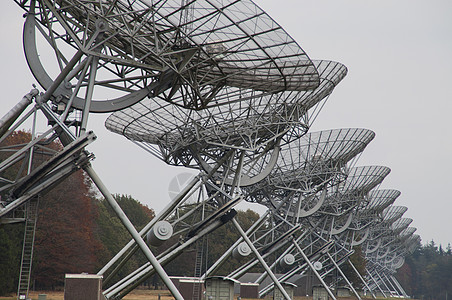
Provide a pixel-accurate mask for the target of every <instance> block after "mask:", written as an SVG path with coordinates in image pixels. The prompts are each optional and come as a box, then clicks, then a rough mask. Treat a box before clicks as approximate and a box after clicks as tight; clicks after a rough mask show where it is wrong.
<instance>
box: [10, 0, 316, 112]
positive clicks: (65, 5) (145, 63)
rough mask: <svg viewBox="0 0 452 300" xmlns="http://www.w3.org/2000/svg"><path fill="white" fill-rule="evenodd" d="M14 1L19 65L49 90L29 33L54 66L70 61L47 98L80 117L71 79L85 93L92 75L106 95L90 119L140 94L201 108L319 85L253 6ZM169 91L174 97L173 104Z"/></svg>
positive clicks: (290, 43)
mask: <svg viewBox="0 0 452 300" xmlns="http://www.w3.org/2000/svg"><path fill="white" fill-rule="evenodd" d="M17 2H18V3H19V4H20V5H21V6H22V7H23V8H24V9H25V10H26V11H27V12H28V18H27V22H26V25H25V30H24V33H25V35H24V46H25V52H26V56H27V60H28V63H29V65H30V69H31V71H32V72H33V74H34V75H35V77H36V79H37V80H38V81H39V83H40V84H41V85H42V86H43V87H44V89H46V90H47V89H49V88H50V87H51V85H52V83H53V79H52V78H54V77H53V76H52V73H53V74H54V72H52V71H55V69H53V70H52V68H51V67H49V65H50V63H49V59H45V61H43V62H41V60H40V57H39V53H38V49H37V44H36V29H37V30H38V31H39V33H40V34H41V35H42V40H43V44H45V43H47V44H48V45H49V46H50V48H52V49H53V50H54V52H55V60H54V65H53V66H52V67H54V68H56V69H63V68H64V67H65V65H67V64H69V63H70V62H71V59H75V60H77V62H78V64H77V65H76V68H75V69H73V70H72V72H71V74H70V75H69V76H67V77H66V79H65V83H64V84H63V85H60V86H59V87H58V88H57V89H56V91H54V93H53V95H54V96H61V97H62V99H61V101H68V99H71V100H69V101H71V103H72V105H73V106H74V107H76V108H79V109H83V108H84V102H85V97H84V96H80V97H79V96H76V97H75V98H74V97H73V95H74V94H77V92H78V91H77V89H79V88H80V87H77V80H76V79H77V78H78V81H79V82H80V81H81V85H85V84H86V82H88V78H91V77H92V75H93V74H92V73H93V72H94V73H97V74H96V80H95V82H94V84H95V85H96V86H97V87H100V88H102V87H104V88H107V89H108V93H109V94H108V95H105V94H104V95H102V94H97V95H98V97H99V98H98V100H97V101H93V102H92V104H91V108H90V111H94V112H106V111H114V110H119V109H122V108H125V107H127V106H129V105H131V104H133V103H136V102H137V101H139V100H141V99H142V98H144V97H145V96H147V95H153V96H155V95H161V97H163V98H165V99H166V100H167V101H169V102H172V103H175V104H177V105H181V106H184V107H189V108H193V109H201V108H204V107H206V106H208V105H209V103H210V102H211V100H212V98H213V97H214V96H215V95H216V94H217V93H218V91H219V90H221V88H222V87H224V86H236V87H246V88H252V89H254V90H262V91H267V92H275V91H283V90H293V91H302V90H310V89H314V88H316V87H317V86H318V85H319V76H318V72H317V69H316V67H315V66H314V65H313V63H312V62H311V60H310V59H309V57H308V56H307V55H306V53H305V52H304V51H303V50H302V49H301V48H300V47H299V45H298V44H297V43H296V42H295V41H294V40H293V39H292V38H291V37H290V36H289V35H287V33H286V32H285V31H284V30H283V29H282V28H281V27H280V26H279V25H278V24H277V23H276V22H274V21H273V20H272V19H271V18H270V17H269V16H268V15H267V14H266V13H265V12H264V11H262V10H261V9H260V8H259V7H257V6H256V5H255V4H254V3H253V2H252V1H247V0H242V1H227V2H224V1H212V0H209V1H201V0H197V1H196V0H192V1H189V0H187V1H179V0H173V1H168V0H165V1H150V2H149V1H143V0H135V1H100V0H99V1H82V0H64V1H52V0H46V1H17ZM93 58H94V59H93ZM91 61H94V65H93V66H92V67H91V69H92V71H91V72H88V73H87V72H86V71H87V70H86V69H85V66H88V65H89V64H90V62H91ZM43 63H44V64H45V66H43ZM86 68H87V67H86ZM56 73H57V74H58V73H59V72H56ZM89 73H91V74H89ZM85 78H86V79H85ZM85 80H86V81H85ZM164 91H166V92H164ZM176 92H178V93H179V94H181V96H180V97H177V98H176V99H175V98H173V96H174V94H175V93H176ZM112 94H113V95H114V97H115V98H113V99H111V95H112ZM106 98H109V99H111V100H106Z"/></svg>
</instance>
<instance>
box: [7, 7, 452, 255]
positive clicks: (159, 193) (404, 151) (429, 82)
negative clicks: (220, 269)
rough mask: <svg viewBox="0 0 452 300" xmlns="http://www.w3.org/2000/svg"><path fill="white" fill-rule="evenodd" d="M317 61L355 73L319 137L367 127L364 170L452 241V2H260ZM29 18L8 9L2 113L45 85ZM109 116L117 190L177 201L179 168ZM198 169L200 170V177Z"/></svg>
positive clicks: (108, 177)
mask: <svg viewBox="0 0 452 300" xmlns="http://www.w3.org/2000/svg"><path fill="white" fill-rule="evenodd" d="M255 2H256V3H257V4H258V5H259V6H261V7H262V8H263V9H264V10H265V11H266V12H267V13H268V14H270V16H272V17H273V18H274V19H275V20H276V21H277V22H278V23H279V24H280V25H282V26H283V28H285V29H286V31H287V32H288V33H289V34H290V35H291V36H292V37H293V38H294V39H295V40H296V41H298V43H299V44H300V45H301V47H302V48H303V49H304V50H305V51H306V52H307V53H308V55H309V56H310V57H311V58H312V59H330V60H336V61H339V62H341V63H343V64H345V65H346V66H347V67H348V70H349V73H348V75H347V77H346V78H345V79H344V80H343V81H342V82H341V84H340V85H339V86H338V87H337V88H336V90H335V91H334V92H333V94H332V96H331V97H330V99H329V101H328V102H327V104H326V105H325V107H324V109H323V110H322V112H321V113H320V115H319V117H318V119H317V120H316V122H315V123H314V126H313V128H312V131H317V130H323V129H331V128H342V127H363V128H368V129H371V130H373V131H375V132H376V138H375V139H374V141H373V142H372V143H371V144H370V145H369V146H368V147H367V149H366V150H365V152H364V154H363V155H362V156H361V159H360V161H359V163H358V164H359V165H384V166H387V167H390V168H391V170H392V172H391V173H390V174H389V176H388V177H387V178H386V179H385V181H384V182H383V184H382V186H381V188H393V189H397V190H400V191H401V192H402V195H401V196H400V197H399V198H398V199H397V201H396V205H403V206H407V207H408V212H407V213H405V215H404V216H405V217H409V218H412V219H414V222H413V223H412V226H414V227H416V228H417V234H419V235H420V236H421V237H422V239H423V243H426V242H428V241H429V240H431V239H434V240H435V241H436V242H437V243H441V244H443V246H446V245H447V243H449V242H451V243H452V216H451V215H452V201H451V200H452V199H451V196H450V195H449V192H448V187H449V186H448V185H449V184H451V185H452V181H451V180H452V176H451V173H449V171H452V158H451V156H452V135H451V130H452V126H451V116H450V114H452V102H451V99H452V75H451V72H452V2H451V1H448V0H433V1H417V0H397V1H394V0H379V1H374V0H372V1H362V0H335V1H332V0H331V1H323V0H321V1H319V0H306V1H305V0H279V1H276V0H256V1H255ZM22 14H23V12H22V11H21V10H20V9H19V7H18V6H17V5H16V4H15V3H14V2H13V1H11V0H10V1H2V4H1V10H0V40H1V47H0V57H1V58H2V61H1V63H0V77H1V81H0V89H1V91H2V97H1V99H2V100H1V103H2V104H1V105H0V116H3V115H4V114H5V113H6V112H7V111H8V110H9V109H10V108H11V107H12V106H13V105H14V104H15V103H16V102H17V101H19V100H20V99H21V98H22V96H23V95H24V94H26V93H27V92H28V91H29V90H30V89H31V84H32V83H35V82H36V81H35V80H34V79H33V77H32V76H31V74H30V72H29V70H28V68H27V65H26V62H25V59H24V55H23V51H22V33H21V32H22V24H23V21H24V19H23V18H22ZM106 117H107V116H106V115H96V117H94V118H91V119H90V124H89V127H90V128H91V129H92V130H94V132H95V133H96V135H97V136H98V140H97V141H96V142H95V143H93V144H92V145H90V146H89V150H90V151H92V152H94V154H95V155H96V160H95V161H94V162H93V165H94V167H95V169H96V171H97V173H98V174H99V175H100V176H101V178H102V179H103V180H104V182H105V183H106V185H107V186H108V187H109V189H110V190H111V192H112V193H123V194H130V195H132V196H133V197H134V198H136V199H138V200H139V201H141V202H142V203H144V204H147V205H148V206H149V207H151V208H153V209H155V210H156V211H159V210H161V209H162V208H163V207H164V206H165V205H166V204H167V203H168V201H169V197H168V193H167V189H168V184H169V182H170V180H171V179H172V178H173V177H174V176H175V175H177V174H179V173H182V172H186V171H187V170H186V169H184V168H176V167H170V166H167V165H166V164H164V163H163V162H161V161H159V160H158V159H156V158H154V157H152V156H151V155H150V154H148V153H147V152H145V151H144V150H142V149H140V148H139V147H137V146H135V145H134V144H132V143H131V142H129V141H127V140H125V139H124V138H122V137H121V136H117V135H115V134H113V133H110V132H108V131H107V130H106V129H104V127H103V122H104V120H105V118H106ZM191 172H193V171H191Z"/></svg>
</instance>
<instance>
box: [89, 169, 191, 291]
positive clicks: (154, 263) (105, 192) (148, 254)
mask: <svg viewBox="0 0 452 300" xmlns="http://www.w3.org/2000/svg"><path fill="white" fill-rule="evenodd" d="M83 169H84V170H85V171H86V173H88V175H89V176H90V177H91V179H92V180H93V182H94V184H95V185H96V186H97V188H98V189H99V191H100V192H101V193H102V195H103V196H104V197H105V199H106V200H107V201H108V203H109V204H110V206H111V208H112V209H113V210H114V211H115V213H116V215H117V216H118V217H119V219H120V220H121V222H122V223H123V225H124V226H125V227H126V229H127V230H128V231H129V233H130V235H131V236H132V237H133V239H134V240H135V242H136V243H137V244H138V246H139V247H140V249H141V250H142V251H143V254H144V255H145V256H146V257H147V259H148V260H149V262H150V263H151V264H152V266H153V267H154V269H155V270H156V271H157V273H158V274H159V276H160V278H161V279H162V281H163V282H164V283H165V285H166V286H167V287H168V289H169V290H170V292H171V294H173V296H174V298H176V299H177V300H184V298H183V297H182V295H181V294H180V293H179V291H178V290H177V288H176V286H175V285H174V283H173V282H172V281H171V279H170V278H169V277H168V274H166V272H165V270H164V269H163V268H162V266H161V265H160V264H159V262H158V261H157V258H156V257H155V256H154V254H153V253H152V251H151V250H150V249H149V248H148V246H147V245H146V243H145V242H144V240H143V239H142V238H141V236H140V234H139V233H138V231H137V230H136V229H135V227H134V226H133V224H132V223H131V222H130V220H129V218H127V216H126V214H125V213H124V212H123V211H122V209H121V207H120V206H119V204H118V203H117V202H116V200H115V199H114V198H113V196H112V195H111V193H110V192H109V190H108V189H107V187H106V186H105V185H104V183H103V182H102V180H101V179H100V177H99V176H98V175H97V174H96V172H95V171H94V169H93V168H92V166H91V165H88V166H85V167H84V168H83Z"/></svg>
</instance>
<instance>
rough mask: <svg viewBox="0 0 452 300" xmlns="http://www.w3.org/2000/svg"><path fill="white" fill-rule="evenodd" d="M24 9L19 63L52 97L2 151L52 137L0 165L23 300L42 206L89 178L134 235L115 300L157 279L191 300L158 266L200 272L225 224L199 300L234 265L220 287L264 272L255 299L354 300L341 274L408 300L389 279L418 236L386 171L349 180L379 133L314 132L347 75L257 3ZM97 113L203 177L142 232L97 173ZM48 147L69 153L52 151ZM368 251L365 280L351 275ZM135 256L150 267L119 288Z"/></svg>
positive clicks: (109, 269)
mask: <svg viewBox="0 0 452 300" xmlns="http://www.w3.org/2000/svg"><path fill="white" fill-rule="evenodd" d="M15 2H16V3H17V4H18V5H20V7H22V8H23V9H24V11H25V24H24V38H23V44H24V51H25V57H26V60H27V63H28V66H29V68H30V71H31V72H32V74H33V75H34V77H35V78H36V80H37V82H38V83H39V84H40V86H41V88H42V89H43V92H42V93H41V92H40V91H39V90H38V89H37V88H33V89H32V90H31V91H30V93H28V94H27V95H25V96H24V98H23V99H22V100H21V101H20V102H19V103H18V104H17V105H16V106H15V107H14V108H13V109H11V110H10V111H9V112H8V113H7V114H6V115H5V116H4V117H3V118H1V119H0V146H1V143H2V142H4V141H5V139H7V138H8V136H10V135H11V134H13V133H14V132H15V130H17V129H18V128H20V126H23V124H25V122H27V120H30V119H34V120H41V119H43V120H44V122H43V123H44V124H46V125H44V126H45V128H46V129H45V131H44V132H43V133H40V134H39V135H38V134H37V127H38V125H39V124H37V122H38V121H34V122H32V124H33V127H32V129H31V135H32V139H31V141H30V142H29V143H27V144H25V145H16V146H15V147H10V146H9V147H8V149H9V151H10V153H11V154H10V155H6V156H4V157H2V159H1V161H0V176H1V177H0V192H1V193H2V199H1V200H2V201H1V203H0V222H1V223H11V222H24V223H25V226H26V230H25V236H24V246H23V257H22V265H21V275H20V280H19V286H18V293H17V295H18V299H19V298H20V297H23V296H25V297H28V290H29V282H30V278H31V277H30V276H31V260H32V253H33V241H34V230H35V226H36V212H37V210H38V207H39V205H38V204H39V201H45V192H46V191H48V190H49V189H51V188H52V187H53V186H55V185H56V184H57V183H58V182H60V181H61V180H64V179H65V178H67V177H68V176H69V175H70V174H72V173H74V172H76V171H77V170H80V169H83V170H84V171H85V172H86V173H87V174H88V176H89V177H90V178H91V179H92V181H93V183H94V184H95V185H96V186H97V188H98V189H99V191H100V192H101V193H102V195H103V196H104V197H105V199H106V200H107V201H108V203H109V204H110V205H111V207H112V208H113V211H114V212H115V214H116V215H117V216H118V217H119V219H120V220H121V222H122V223H123V225H124V226H125V228H126V229H127V230H128V232H129V233H130V235H131V241H130V242H129V243H128V244H127V245H126V246H125V247H124V248H123V249H122V250H120V251H119V252H118V253H117V254H116V255H115V256H114V257H112V258H111V260H110V261H109V262H108V263H107V264H106V265H105V266H104V267H103V268H102V269H101V270H100V271H99V272H98V275H102V276H103V278H104V284H108V288H107V287H105V288H104V289H103V295H104V297H105V298H106V299H118V298H122V297H124V296H125V295H127V294H128V293H129V292H130V291H132V290H133V289H134V288H136V287H137V286H138V285H139V284H141V283H142V282H143V281H144V280H146V279H147V278H149V276H152V275H153V274H158V276H159V277H160V278H161V279H162V281H163V282H164V284H165V285H166V286H167V287H168V289H169V290H170V291H171V293H172V295H173V296H174V297H175V298H176V299H183V296H182V294H181V292H180V291H179V290H178V289H177V288H176V286H175V284H174V282H173V281H172V280H171V279H170V278H169V276H168V274H167V273H166V271H165V265H166V264H168V263H169V262H171V261H172V260H173V259H174V258H175V257H177V256H178V255H180V254H181V253H182V252H184V251H187V250H188V249H195V251H197V253H198V254H199V255H198V256H197V257H201V256H202V253H203V251H205V249H203V242H202V241H203V240H204V239H205V237H206V236H208V235H215V230H216V229H218V228H219V227H221V226H223V225H224V224H226V223H230V224H232V225H233V226H234V228H235V229H236V230H237V232H238V233H239V234H240V239H239V240H237V241H236V242H235V243H233V244H231V245H230V247H229V249H228V250H227V251H226V252H225V253H224V254H222V255H221V256H220V257H218V258H217V261H216V262H214V263H212V264H210V265H203V264H202V263H201V262H200V261H196V262H194V266H195V267H194V274H193V276H194V277H196V278H198V282H197V284H196V285H195V286H194V288H193V295H191V296H192V299H199V289H200V288H201V287H200V286H201V282H202V280H205V279H207V278H209V277H212V276H215V275H218V274H217V272H218V270H219V269H221V266H222V265H223V264H224V262H225V261H227V259H228V258H229V257H230V256H234V257H235V258H236V259H239V260H240V261H243V264H242V265H241V267H239V268H237V269H236V270H234V271H233V272H232V273H230V274H228V275H227V278H231V279H233V280H241V278H242V277H243V276H246V274H247V273H248V272H249V271H250V270H251V269H252V268H253V267H256V266H260V268H261V269H262V270H263V273H262V274H260V275H259V276H258V277H257V278H255V279H254V280H253V282H254V283H257V284H259V296H264V295H267V294H269V293H272V292H273V293H274V295H276V293H277V292H278V293H281V295H282V297H284V298H285V299H291V296H290V295H289V293H288V292H287V291H286V289H285V287H284V284H286V283H287V282H290V280H291V278H294V277H297V276H300V274H301V275H302V276H305V275H306V274H308V273H309V272H312V273H313V274H314V275H315V277H316V278H317V280H318V281H319V282H320V283H321V285H322V286H323V288H324V289H325V290H326V291H327V292H328V294H329V296H330V297H331V298H333V299H335V297H336V296H335V295H334V294H333V292H332V288H333V287H338V286H340V285H344V284H345V285H347V286H348V287H349V289H350V290H351V291H352V292H353V293H354V295H355V296H356V297H357V298H359V299H360V293H358V291H357V290H356V289H355V287H354V286H353V284H352V283H351V282H350V281H349V280H348V279H347V276H346V275H345V274H344V272H343V271H342V270H341V267H343V266H344V265H345V264H348V265H350V266H351V267H352V269H353V270H354V272H356V273H357V276H358V277H359V278H360V280H361V282H362V285H363V290H364V291H365V292H369V293H371V294H372V295H375V294H376V293H381V294H383V295H385V296H386V295H396V296H403V297H408V296H407V294H406V292H405V291H404V290H403V288H402V286H401V285H400V284H399V283H398V282H397V280H396V279H395V277H394V276H393V275H394V273H395V272H396V270H397V269H398V268H400V267H401V266H402V265H403V263H404V257H405V256H406V255H407V254H408V253H410V252H411V251H413V250H414V249H415V247H416V246H417V244H418V243H419V240H420V237H419V236H418V235H415V234H414V232H415V228H412V227H409V225H410V223H411V221H412V220H411V219H408V218H403V214H404V213H405V211H406V210H407V209H406V208H405V207H400V206H394V205H393V204H394V201H395V199H396V198H397V197H398V196H399V195H400V192H398V191H396V190H383V189H378V187H379V185H380V184H381V182H382V181H383V179H384V178H385V177H386V176H387V175H388V174H389V172H390V170H389V168H387V167H381V166H356V162H357V160H358V156H359V155H360V154H361V153H362V152H363V151H364V149H365V147H366V146H367V145H368V144H369V143H370V142H371V140H372V139H373V138H374V136H375V134H374V133H373V132H372V131H370V130H367V129H360V128H346V129H334V130H326V131H321V132H314V133H310V132H308V130H309V127H310V125H311V124H312V122H313V121H314V119H315V117H316V116H317V114H318V113H319V112H320V110H321V108H322V107H323V105H324V104H325V101H326V100H327V99H328V98H329V96H330V95H331V94H332V92H333V90H334V88H335V87H336V86H337V85H338V84H339V83H340V82H341V80H342V79H343V78H344V77H345V76H346V74H347V68H346V67H345V66H344V65H342V64H341V63H338V62H333V61H328V60H311V59H310V58H309V57H308V55H307V54H306V53H305V52H304V51H303V49H302V48H301V47H300V46H299V45H298V43H297V42H296V41H294V40H293V39H292V38H291V37H290V35H288V34H287V33H286V32H285V31H284V29H282V28H281V26H279V25H278V24H277V23H276V22H275V21H274V20H273V19H272V18H271V17H270V16H269V15H268V14H267V13H265V12H264V11H263V10H262V9H260V8H259V7H258V6H257V5H256V4H255V3H254V2H252V1H250V0H234V1H233V0H228V1H226V0H165V1H163V0H160V1H159V0H151V1H147V0H146V1H145V0H132V1H124V0H115V1H114V0H107V1H105V0H95V1H84V0H58V1H54V0H42V1H37V0H28V1H15ZM92 113H111V114H110V116H109V117H108V118H107V120H106V123H105V125H106V127H107V129H109V130H111V131H112V132H115V133H117V134H120V135H123V136H124V137H126V138H127V139H128V140H130V141H132V142H134V143H136V144H137V145H138V146H140V147H142V148H144V149H145V150H147V151H148V152H150V153H151V154H153V155H155V156H156V157H158V158H159V159H161V160H163V161H164V162H166V163H167V164H169V165H177V166H185V167H189V168H192V169H197V170H198V171H199V174H198V175H197V176H195V177H193V178H192V179H191V180H190V181H189V182H188V184H187V185H186V186H184V187H182V188H181V190H180V192H179V193H178V194H177V195H175V196H174V197H173V198H172V199H171V201H170V202H169V203H168V205H167V206H166V207H165V209H164V210H163V211H161V212H160V213H159V214H158V215H157V216H156V217H155V218H154V219H153V220H152V221H151V222H150V223H149V224H147V225H146V226H145V227H144V228H143V229H142V230H141V231H140V232H138V231H137V230H136V229H135V227H134V226H133V225H132V224H131V222H130V221H129V219H128V217H127V216H126V215H125V214H124V212H123V211H122V209H121V208H120V207H119V205H118V204H117V203H116V201H115V199H114V198H113V197H112V195H111V193H110V192H109V190H108V188H107V187H106V186H105V184H104V183H103V182H102V180H101V178H100V177H99V176H98V175H97V174H96V172H95V171H94V169H93V167H92V166H91V164H90V161H91V160H92V159H93V158H94V155H93V154H92V153H90V152H88V151H87V150H86V146H87V145H89V144H90V143H92V142H94V141H95V140H96V139H97V137H96V136H95V134H94V133H93V132H92V131H90V130H89V125H88V124H89V123H88V120H89V116H90V115H91V114H92ZM38 115H39V116H40V118H41V119H39V117H38ZM53 140H58V141H59V142H61V144H62V147H61V149H57V150H55V149H50V148H49V147H47V145H48V142H49V141H53ZM37 151H40V153H46V154H47V156H45V157H44V158H42V156H40V157H39V159H38V158H37V156H36V155H35V153H37ZM18 164H20V165H21V166H22V167H21V168H19V170H18V171H17V168H13V166H17V165H18ZM12 170H16V171H15V174H11V172H12ZM39 199H41V200H39ZM241 201H249V202H253V203H259V204H261V205H263V206H265V207H266V209H267V211H266V212H265V213H264V214H263V215H262V216H261V217H260V219H259V220H258V221H257V222H255V223H254V224H253V225H252V226H251V227H250V228H249V229H248V230H247V231H246V232H245V231H244V230H243V229H242V227H241V225H240V224H239V223H238V222H237V220H236V218H235V215H236V211H235V210H234V207H235V206H236V205H237V204H238V203H239V202H241ZM175 237H177V238H175ZM25 241H27V242H25ZM162 244H163V245H164V247H165V249H166V250H165V251H163V252H162V253H160V254H158V255H155V254H154V250H153V249H154V247H156V246H158V245H162ZM359 249H362V255H363V257H364V258H365V259H366V261H367V265H366V274H360V273H359V272H358V270H357V269H356V268H355V267H354V265H353V264H352V263H351V260H350V256H351V255H352V254H353V253H354V252H355V251H360V250H359ZM137 250H139V251H141V252H142V253H144V255H145V257H146V259H147V261H148V262H147V263H145V264H144V265H142V266H140V267H138V268H137V269H136V270H134V271H132V272H131V273H130V274H128V275H127V276H125V277H123V278H119V279H117V277H115V275H116V274H117V273H118V271H119V270H120V269H121V266H123V264H124V263H126V262H127V260H128V259H130V257H131V256H132V255H134V253H135V252H136V251H137ZM276 272H277V273H278V274H276ZM113 278H115V279H113ZM268 278H269V279H270V280H268ZM275 297H276V296H275Z"/></svg>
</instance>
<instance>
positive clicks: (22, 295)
mask: <svg viewBox="0 0 452 300" xmlns="http://www.w3.org/2000/svg"><path fill="white" fill-rule="evenodd" d="M38 202H39V200H38V198H33V199H31V200H30V201H28V202H27V203H26V216H25V232H24V243H23V248H22V261H21V265H20V275H19V286H18V289H17V299H28V291H29V288H30V275H31V263H32V260H33V247H34V242H35V229H36V221H37V219H38Z"/></svg>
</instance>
